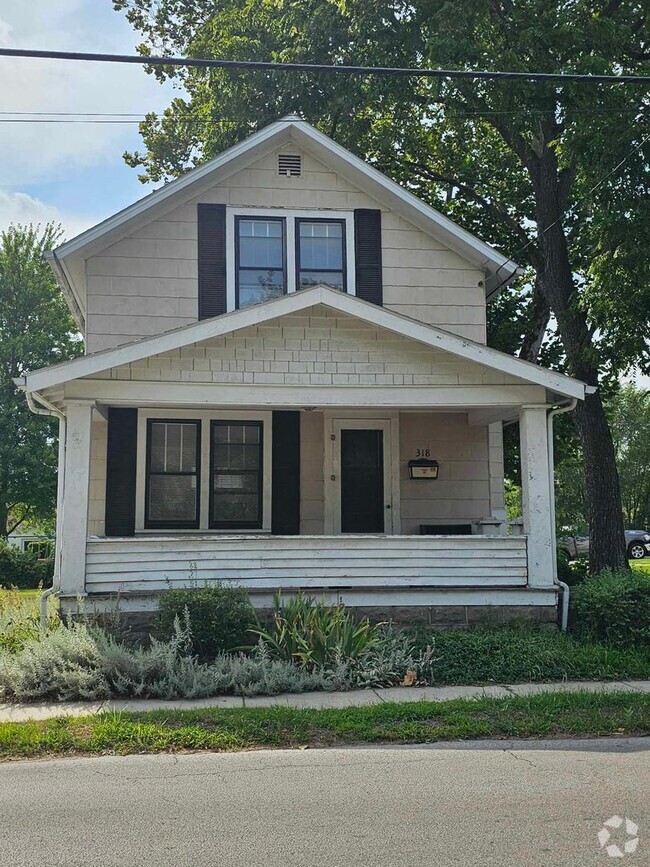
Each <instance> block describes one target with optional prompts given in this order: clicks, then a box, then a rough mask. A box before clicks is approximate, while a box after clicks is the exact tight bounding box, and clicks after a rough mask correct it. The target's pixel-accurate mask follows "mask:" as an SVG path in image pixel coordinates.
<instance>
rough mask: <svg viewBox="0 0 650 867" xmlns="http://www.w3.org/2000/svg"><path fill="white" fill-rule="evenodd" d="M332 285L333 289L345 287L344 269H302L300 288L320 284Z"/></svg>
mask: <svg viewBox="0 0 650 867" xmlns="http://www.w3.org/2000/svg"><path fill="white" fill-rule="evenodd" d="M321 283H322V284H323V285H325V286H331V287H332V288H333V289H341V290H342V289H343V272H342V271H338V272H337V271H301V272H300V288H301V289H308V288H309V287H310V286H318V285H320V284H321Z"/></svg>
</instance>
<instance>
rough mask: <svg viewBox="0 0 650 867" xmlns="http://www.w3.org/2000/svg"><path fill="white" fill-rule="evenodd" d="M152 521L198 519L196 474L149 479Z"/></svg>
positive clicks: (152, 477)
mask: <svg viewBox="0 0 650 867" xmlns="http://www.w3.org/2000/svg"><path fill="white" fill-rule="evenodd" d="M148 518H149V520H150V521H168V522H169V523H170V524H173V523H177V522H180V521H195V520H196V477H195V476H172V475H168V476H151V477H150V479H149V510H148Z"/></svg>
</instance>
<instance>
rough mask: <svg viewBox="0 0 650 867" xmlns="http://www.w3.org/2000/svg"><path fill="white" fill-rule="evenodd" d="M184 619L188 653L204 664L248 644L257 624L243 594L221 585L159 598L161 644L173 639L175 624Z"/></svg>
mask: <svg viewBox="0 0 650 867" xmlns="http://www.w3.org/2000/svg"><path fill="white" fill-rule="evenodd" d="M186 616H187V617H189V621H190V623H191V624H192V645H191V649H192V652H193V653H195V654H196V655H197V656H199V657H200V658H201V659H204V660H205V659H212V658H214V657H215V656H216V655H217V654H218V653H222V652H223V651H229V650H234V649H236V648H239V647H242V646H244V645H246V644H250V631H251V629H252V627H253V626H254V625H255V623H256V622H257V620H256V616H255V611H254V609H253V606H252V605H251V602H250V599H249V598H248V593H247V592H246V590H244V589H243V588H241V587H228V586H225V585H216V586H210V587H193V588H191V589H188V590H167V591H166V592H165V593H163V594H162V595H161V597H160V610H159V613H158V627H159V630H160V633H161V636H162V638H163V639H164V640H169V639H170V638H171V637H172V636H173V635H174V632H175V622H176V621H177V620H179V619H180V620H183V619H184V618H185V617H186Z"/></svg>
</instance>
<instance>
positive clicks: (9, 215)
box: [0, 190, 98, 238]
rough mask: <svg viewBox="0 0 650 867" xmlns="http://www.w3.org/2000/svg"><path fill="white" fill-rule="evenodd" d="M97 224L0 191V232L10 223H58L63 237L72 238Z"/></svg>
mask: <svg viewBox="0 0 650 867" xmlns="http://www.w3.org/2000/svg"><path fill="white" fill-rule="evenodd" d="M97 222H98V220H97V219H96V218H94V217H85V218H84V217H80V216H79V215H75V214H65V213H63V212H62V211H60V210H59V209H58V208H55V207H53V206H52V205H48V204H46V203H45V202H42V201H40V200H39V199H35V198H34V197H33V196H28V195H27V194H26V193H5V192H2V190H0V231H2V230H4V229H6V228H8V227H9V226H10V225H11V224H12V223H14V224H16V223H22V224H28V223H35V224H36V223H60V224H61V227H62V228H63V232H64V237H65V238H74V237H75V235H78V234H79V233H80V232H83V231H85V229H88V228H90V226H94V225H95V223H97Z"/></svg>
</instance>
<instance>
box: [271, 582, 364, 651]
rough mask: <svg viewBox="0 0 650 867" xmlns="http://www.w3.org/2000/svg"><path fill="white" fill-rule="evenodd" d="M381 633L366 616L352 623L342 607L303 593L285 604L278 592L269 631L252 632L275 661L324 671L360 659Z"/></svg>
mask: <svg viewBox="0 0 650 867" xmlns="http://www.w3.org/2000/svg"><path fill="white" fill-rule="evenodd" d="M380 630H381V626H380V625H375V626H372V625H371V624H370V621H369V620H368V618H367V617H366V618H364V619H363V620H359V621H357V620H355V618H354V615H353V614H352V612H351V611H350V609H348V608H346V607H345V606H344V605H327V604H326V603H325V600H324V599H323V600H321V601H318V602H317V601H315V600H314V599H313V598H311V597H309V596H305V595H304V594H303V593H299V594H297V595H296V596H294V597H291V598H290V599H288V600H286V601H285V600H283V599H282V595H281V594H280V593H277V594H276V596H275V598H274V612H273V622H272V625H271V627H270V629H268V630H266V629H261V628H258V629H255V630H254V632H255V633H256V634H257V635H258V636H259V637H260V639H261V641H262V642H263V643H264V644H265V645H266V646H267V647H268V648H269V650H270V651H271V653H272V654H273V655H274V656H275V657H276V658H277V659H285V660H287V661H293V662H298V663H300V665H302V666H304V667H306V668H327V667H329V666H332V665H334V664H336V662H337V661H344V662H356V661H358V660H360V659H361V658H362V657H363V656H365V655H366V654H367V653H368V652H369V651H370V650H371V649H372V648H373V647H375V646H376V644H377V643H378V641H379V638H380Z"/></svg>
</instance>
